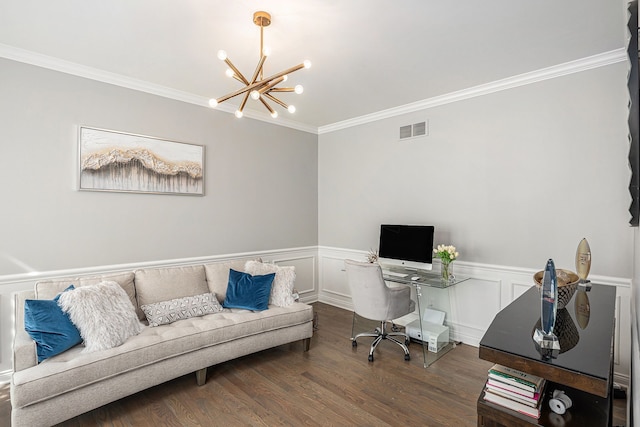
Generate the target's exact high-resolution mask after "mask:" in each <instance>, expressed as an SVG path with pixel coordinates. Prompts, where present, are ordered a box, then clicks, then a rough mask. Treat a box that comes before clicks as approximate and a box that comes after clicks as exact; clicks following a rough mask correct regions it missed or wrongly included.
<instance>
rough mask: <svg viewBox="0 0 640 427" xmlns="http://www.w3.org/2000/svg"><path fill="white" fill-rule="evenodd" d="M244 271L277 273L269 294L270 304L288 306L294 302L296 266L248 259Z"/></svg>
mask: <svg viewBox="0 0 640 427" xmlns="http://www.w3.org/2000/svg"><path fill="white" fill-rule="evenodd" d="M244 271H246V272H247V273H249V274H253V275H256V274H270V273H275V275H276V277H275V278H274V279H273V284H272V285H271V294H270V295H269V304H271V305H277V306H278V307H286V306H288V305H291V304H293V303H294V301H295V300H294V299H293V285H294V282H295V280H296V268H295V267H293V266H282V267H281V266H279V265H276V264H268V263H263V262H260V261H247V263H246V264H245V268H244Z"/></svg>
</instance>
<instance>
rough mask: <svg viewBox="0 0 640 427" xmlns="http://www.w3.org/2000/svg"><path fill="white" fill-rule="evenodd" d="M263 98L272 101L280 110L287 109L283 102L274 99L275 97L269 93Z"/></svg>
mask: <svg viewBox="0 0 640 427" xmlns="http://www.w3.org/2000/svg"><path fill="white" fill-rule="evenodd" d="M264 96H266V97H267V98H269V99H270V100H272V101H273V102H275V103H276V104H278V105H280V106H281V107H282V108H285V109H288V108H289V106H288V105H287V104H285V103H284V102H282V101H280V100H279V99H278V98H276V97H275V96H273V95H271V94H270V93H265V94H264ZM260 99H262V98H260Z"/></svg>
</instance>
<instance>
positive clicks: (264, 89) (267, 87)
mask: <svg viewBox="0 0 640 427" xmlns="http://www.w3.org/2000/svg"><path fill="white" fill-rule="evenodd" d="M283 80H284V77H278V78H277V79H273V80H271V81H270V82H268V83H267V84H266V85H265V86H264V87H262V88H260V89H258V92H260V94H261V95H262V94H263V93H265V92H269V91H271V90H272V89H273V87H274V86H275V85H277V84H279V83H281V82H282V81H283Z"/></svg>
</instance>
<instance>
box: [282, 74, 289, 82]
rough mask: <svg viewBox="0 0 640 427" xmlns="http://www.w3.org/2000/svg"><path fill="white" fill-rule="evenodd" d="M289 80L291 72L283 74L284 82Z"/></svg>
mask: <svg viewBox="0 0 640 427" xmlns="http://www.w3.org/2000/svg"><path fill="white" fill-rule="evenodd" d="M287 80H289V74H285V75H284V76H282V81H283V82H286V81H287Z"/></svg>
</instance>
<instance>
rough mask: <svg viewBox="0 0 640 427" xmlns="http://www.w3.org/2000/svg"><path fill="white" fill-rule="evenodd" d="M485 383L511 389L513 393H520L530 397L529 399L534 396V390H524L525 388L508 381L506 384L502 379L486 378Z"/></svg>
mask: <svg viewBox="0 0 640 427" xmlns="http://www.w3.org/2000/svg"><path fill="white" fill-rule="evenodd" d="M487 384H491V385H492V386H494V387H500V388H502V389H505V390H509V391H511V392H513V393H518V394H521V395H523V396H526V397H528V398H531V399H532V398H533V397H534V396H535V391H532V390H525V389H522V388H520V387H515V386H513V385H512V384H510V383H509V384H507V383H504V382H502V381H499V380H495V379H493V378H489V379H488V380H487Z"/></svg>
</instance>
